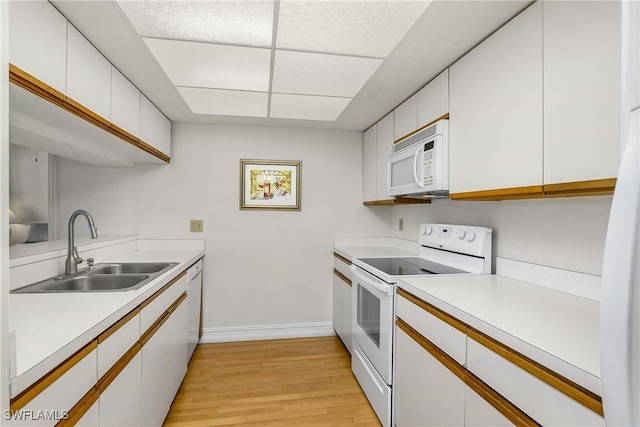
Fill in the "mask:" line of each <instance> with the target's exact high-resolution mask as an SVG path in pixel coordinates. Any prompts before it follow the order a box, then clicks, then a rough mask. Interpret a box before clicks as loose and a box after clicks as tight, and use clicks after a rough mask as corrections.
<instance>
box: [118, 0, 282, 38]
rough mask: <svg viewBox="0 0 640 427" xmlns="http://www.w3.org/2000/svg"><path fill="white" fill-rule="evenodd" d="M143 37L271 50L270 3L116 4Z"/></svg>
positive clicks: (160, 2)
mask: <svg viewBox="0 0 640 427" xmlns="http://www.w3.org/2000/svg"><path fill="white" fill-rule="evenodd" d="M119 4H120V7H121V8H122V10H123V11H124V13H125V15H126V16H127V18H129V21H131V23H132V24H133V26H134V27H135V29H136V30H137V31H138V33H139V34H140V35H141V36H143V37H158V38H169V39H182V40H201V41H209V42H216V43H229V44H243V45H252V46H264V47H269V46H271V36H272V32H273V12H274V2H273V1H246V0H244V1H237V0H236V1H222V0H217V1H164V0H163V1H119Z"/></svg>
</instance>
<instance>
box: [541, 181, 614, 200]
mask: <svg viewBox="0 0 640 427" xmlns="http://www.w3.org/2000/svg"><path fill="white" fill-rule="evenodd" d="M616 182H617V179H616V178H608V179H594V180H590V181H578V182H562V183H559V184H545V185H544V192H545V194H546V195H549V196H565V197H566V196H570V195H576V196H584V195H589V194H594V195H595V194H597V195H601V194H613V190H614V189H615V187H616Z"/></svg>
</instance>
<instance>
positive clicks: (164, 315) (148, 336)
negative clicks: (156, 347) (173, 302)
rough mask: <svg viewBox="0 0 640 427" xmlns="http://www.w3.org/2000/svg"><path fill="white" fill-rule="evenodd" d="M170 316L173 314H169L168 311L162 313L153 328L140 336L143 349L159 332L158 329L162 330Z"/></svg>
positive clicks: (150, 327)
mask: <svg viewBox="0 0 640 427" xmlns="http://www.w3.org/2000/svg"><path fill="white" fill-rule="evenodd" d="M170 314H171V313H168V312H166V311H165V312H164V313H162V315H161V316H160V317H158V318H157V319H156V321H155V322H153V324H152V325H151V326H149V329H147V330H146V331H145V332H144V334H142V335H141V336H140V344H142V346H143V347H144V346H145V345H146V344H147V342H149V340H150V339H151V337H153V335H154V334H155V333H156V332H158V329H160V327H161V326H162V325H163V324H164V322H166V321H167V319H169V316H170Z"/></svg>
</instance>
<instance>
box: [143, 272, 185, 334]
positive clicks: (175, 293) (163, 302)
mask: <svg viewBox="0 0 640 427" xmlns="http://www.w3.org/2000/svg"><path fill="white" fill-rule="evenodd" d="M186 290H187V274H186V272H184V273H182V274H181V275H180V276H178V277H176V278H175V279H174V280H172V281H171V282H169V283H168V284H166V285H165V287H164V288H163V289H161V290H159V291H158V293H156V295H157V296H156V295H154V296H152V297H151V298H149V299H148V300H147V301H146V302H144V303H143V304H142V306H141V307H142V312H141V313H140V334H141V335H142V334H144V333H145V332H146V331H147V329H149V327H150V326H151V325H152V324H153V322H155V321H156V320H157V319H158V318H159V317H160V316H161V315H162V313H164V312H165V310H166V309H167V308H169V306H170V305H171V304H173V302H174V301H175V300H176V299H177V298H178V297H179V296H180V294H181V293H183V292H185V291H186Z"/></svg>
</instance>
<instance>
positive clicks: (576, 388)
mask: <svg viewBox="0 0 640 427" xmlns="http://www.w3.org/2000/svg"><path fill="white" fill-rule="evenodd" d="M469 338H471V339H473V340H474V341H476V342H478V343H479V344H482V345H483V346H485V347H486V348H488V349H489V350H491V351H493V352H494V353H496V354H497V355H499V356H501V357H502V358H504V359H506V360H508V361H509V362H511V363H513V364H514V365H516V366H518V367H519V368H521V369H524V370H525V371H527V372H528V373H530V374H531V375H533V376H535V377H536V378H538V379H540V380H541V381H544V382H545V383H547V384H548V385H550V386H551V387H553V388H555V389H556V390H558V391H560V392H562V393H564V394H565V395H567V396H569V397H570V398H572V399H573V400H575V401H576V402H578V403H580V404H582V405H583V406H586V407H587V408H589V409H591V410H592V411H593V412H595V413H597V414H599V415H601V416H604V410H603V408H602V399H601V398H600V396H598V395H597V394H595V393H593V392H591V391H589V390H587V389H586V388H584V387H582V386H580V385H578V384H576V383H575V382H573V381H571V380H569V379H567V378H565V377H563V376H562V375H560V374H558V373H556V372H554V371H552V370H550V369H549V368H546V367H545V366H542V365H541V364H539V363H538V362H536V361H534V360H531V359H530V358H528V357H527V356H525V355H523V354H521V353H518V352H517V351H515V350H513V349H511V348H509V347H507V346H506V345H504V344H502V343H501V342H499V341H497V340H495V339H493V338H491V337H489V336H488V335H485V334H483V333H482V332H480V331H478V330H476V329H474V328H470V329H469Z"/></svg>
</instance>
